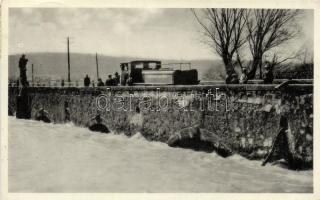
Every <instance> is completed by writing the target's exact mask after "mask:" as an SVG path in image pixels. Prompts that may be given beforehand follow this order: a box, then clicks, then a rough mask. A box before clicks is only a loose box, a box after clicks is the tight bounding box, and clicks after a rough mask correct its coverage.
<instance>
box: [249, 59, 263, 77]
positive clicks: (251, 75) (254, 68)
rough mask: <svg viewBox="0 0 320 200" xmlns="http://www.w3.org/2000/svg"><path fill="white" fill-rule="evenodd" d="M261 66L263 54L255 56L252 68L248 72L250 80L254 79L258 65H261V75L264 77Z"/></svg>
mask: <svg viewBox="0 0 320 200" xmlns="http://www.w3.org/2000/svg"><path fill="white" fill-rule="evenodd" d="M261 66H262V56H256V57H255V58H253V61H252V66H251V69H250V71H249V73H248V74H247V77H248V80H251V79H254V77H255V75H256V71H257V69H258V67H260V76H261V78H262V74H261V72H262V71H261Z"/></svg>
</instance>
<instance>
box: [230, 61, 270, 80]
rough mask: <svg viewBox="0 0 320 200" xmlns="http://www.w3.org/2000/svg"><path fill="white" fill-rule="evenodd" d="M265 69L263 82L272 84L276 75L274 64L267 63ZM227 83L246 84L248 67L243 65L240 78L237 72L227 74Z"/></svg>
mask: <svg viewBox="0 0 320 200" xmlns="http://www.w3.org/2000/svg"><path fill="white" fill-rule="evenodd" d="M264 68H265V71H264V73H263V83H264V84H271V83H272V82H273V79H274V76H273V72H272V66H271V64H270V63H266V65H265V66H264ZM226 83H227V84H239V83H240V84H246V83H248V70H247V68H245V67H243V68H242V69H241V75H240V78H238V75H237V73H236V72H233V73H231V75H227V76H226Z"/></svg>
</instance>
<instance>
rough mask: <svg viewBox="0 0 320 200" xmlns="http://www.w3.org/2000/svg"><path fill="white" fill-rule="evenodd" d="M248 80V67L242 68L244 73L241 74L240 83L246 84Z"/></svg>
mask: <svg viewBox="0 0 320 200" xmlns="http://www.w3.org/2000/svg"><path fill="white" fill-rule="evenodd" d="M247 82H248V76H247V69H246V68H242V74H241V76H240V80H239V83H241V84H246V83H247Z"/></svg>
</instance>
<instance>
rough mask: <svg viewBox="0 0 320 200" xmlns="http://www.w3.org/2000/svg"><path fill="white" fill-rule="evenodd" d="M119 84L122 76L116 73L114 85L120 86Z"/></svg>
mask: <svg viewBox="0 0 320 200" xmlns="http://www.w3.org/2000/svg"><path fill="white" fill-rule="evenodd" d="M119 83H120V75H119V74H118V72H116V73H115V74H114V84H115V85H119Z"/></svg>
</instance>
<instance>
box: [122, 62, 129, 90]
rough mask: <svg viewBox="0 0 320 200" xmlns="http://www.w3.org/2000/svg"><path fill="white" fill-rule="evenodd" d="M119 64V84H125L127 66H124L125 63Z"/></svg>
mask: <svg viewBox="0 0 320 200" xmlns="http://www.w3.org/2000/svg"><path fill="white" fill-rule="evenodd" d="M120 66H121V77H120V82H121V85H126V83H127V79H128V78H129V73H128V66H125V64H121V65H120Z"/></svg>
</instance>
